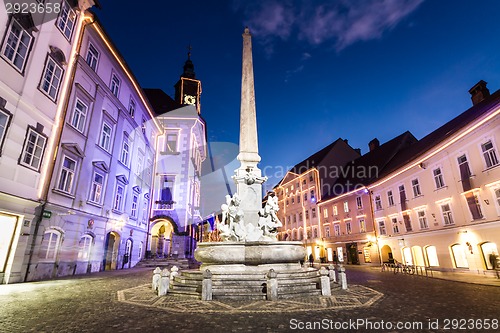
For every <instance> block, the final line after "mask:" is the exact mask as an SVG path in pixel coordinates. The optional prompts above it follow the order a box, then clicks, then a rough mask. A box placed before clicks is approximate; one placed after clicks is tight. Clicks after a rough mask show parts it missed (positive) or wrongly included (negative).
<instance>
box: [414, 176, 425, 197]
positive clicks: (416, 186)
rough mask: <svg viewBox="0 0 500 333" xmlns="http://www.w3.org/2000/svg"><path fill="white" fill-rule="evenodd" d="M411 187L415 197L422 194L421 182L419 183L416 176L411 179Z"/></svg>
mask: <svg viewBox="0 0 500 333" xmlns="http://www.w3.org/2000/svg"><path fill="white" fill-rule="evenodd" d="M411 187H412V188H413V196H414V197H419V196H421V195H422V192H421V191H420V184H419V183H418V179H417V178H415V179H413V180H412V181H411Z"/></svg>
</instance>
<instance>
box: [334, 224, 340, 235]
mask: <svg viewBox="0 0 500 333" xmlns="http://www.w3.org/2000/svg"><path fill="white" fill-rule="evenodd" d="M333 233H334V235H335V236H340V224H339V223H335V224H334V225H333Z"/></svg>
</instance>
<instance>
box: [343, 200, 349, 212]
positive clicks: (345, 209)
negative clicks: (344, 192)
mask: <svg viewBox="0 0 500 333" xmlns="http://www.w3.org/2000/svg"><path fill="white" fill-rule="evenodd" d="M344 213H349V202H348V201H344Z"/></svg>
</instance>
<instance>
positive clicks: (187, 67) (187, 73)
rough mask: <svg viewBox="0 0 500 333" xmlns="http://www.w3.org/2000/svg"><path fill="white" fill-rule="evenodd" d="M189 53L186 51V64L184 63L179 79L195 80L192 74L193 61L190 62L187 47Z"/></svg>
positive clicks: (193, 73) (194, 75)
mask: <svg viewBox="0 0 500 333" xmlns="http://www.w3.org/2000/svg"><path fill="white" fill-rule="evenodd" d="M188 49H189V51H188V58H187V60H186V62H185V63H184V72H183V73H182V75H181V77H187V78H189V79H196V74H195V72H194V64H193V61H192V60H191V45H190V46H189V48H188Z"/></svg>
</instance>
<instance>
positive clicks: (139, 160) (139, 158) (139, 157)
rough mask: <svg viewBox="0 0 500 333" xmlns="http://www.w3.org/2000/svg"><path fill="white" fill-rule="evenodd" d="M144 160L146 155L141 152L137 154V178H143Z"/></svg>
mask: <svg viewBox="0 0 500 333" xmlns="http://www.w3.org/2000/svg"><path fill="white" fill-rule="evenodd" d="M143 160H144V155H143V153H142V152H141V151H139V152H138V153H137V165H136V170H135V174H136V175H137V176H141V174H142V162H143Z"/></svg>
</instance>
